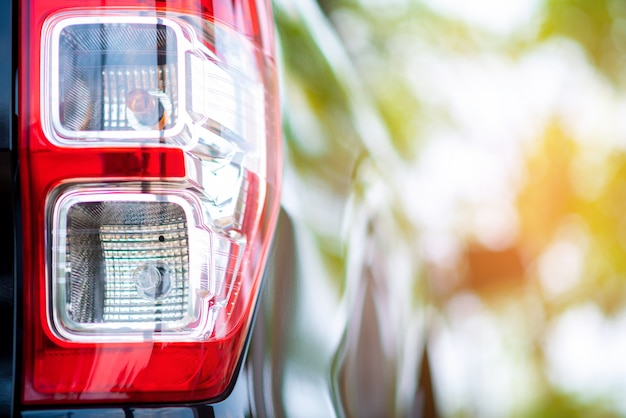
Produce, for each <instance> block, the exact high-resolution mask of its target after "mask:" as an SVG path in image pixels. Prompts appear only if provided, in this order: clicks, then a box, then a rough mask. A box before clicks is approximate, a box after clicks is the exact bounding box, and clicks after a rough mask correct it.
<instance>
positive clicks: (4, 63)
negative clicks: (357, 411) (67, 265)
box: [0, 0, 17, 416]
mask: <svg viewBox="0 0 626 418" xmlns="http://www.w3.org/2000/svg"><path fill="white" fill-rule="evenodd" d="M14 7H15V5H14V3H13V1H12V0H0V10H2V13H0V57H1V59H0V91H1V92H3V94H1V95H0V219H2V222H0V318H2V320H1V321H0V336H1V338H0V416H9V415H10V414H11V412H12V406H13V387H14V386H13V384H14V378H13V377H14V376H13V375H14V356H13V353H14V347H13V341H14V330H15V324H14V318H15V315H14V313H15V312H14V289H15V282H14V280H15V274H14V273H15V263H14V258H15V241H14V240H15V237H16V234H15V217H14V214H15V194H16V193H15V192H16V190H15V184H16V183H15V166H16V158H15V148H16V147H15V143H16V141H15V126H16V125H15V122H16V116H15V91H16V90H15V74H16V68H17V60H16V51H15V48H14V42H13V32H14V28H15V27H16V25H15V19H16V10H15V8H14Z"/></svg>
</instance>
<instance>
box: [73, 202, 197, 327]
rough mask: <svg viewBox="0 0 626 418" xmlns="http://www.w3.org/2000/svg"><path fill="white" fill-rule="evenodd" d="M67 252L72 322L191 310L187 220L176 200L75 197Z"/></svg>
mask: <svg viewBox="0 0 626 418" xmlns="http://www.w3.org/2000/svg"><path fill="white" fill-rule="evenodd" d="M66 257H67V258H66V268H67V270H68V271H69V272H70V273H69V277H67V290H66V303H67V306H66V312H67V315H68V319H70V323H71V322H75V323H80V324H89V323H129V325H130V324H133V323H145V322H154V323H160V322H168V321H170V322H171V321H179V320H181V319H183V318H184V316H185V315H186V313H187V310H188V305H189V278H188V274H189V267H188V266H189V256H188V237H187V220H186V216H185V212H184V210H183V209H182V208H181V207H180V206H179V205H177V204H174V203H170V202H83V203H77V204H74V205H72V206H71V207H70V208H69V210H68V212H67V256H66Z"/></svg>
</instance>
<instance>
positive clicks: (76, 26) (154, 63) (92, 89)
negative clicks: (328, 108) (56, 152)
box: [42, 11, 266, 175]
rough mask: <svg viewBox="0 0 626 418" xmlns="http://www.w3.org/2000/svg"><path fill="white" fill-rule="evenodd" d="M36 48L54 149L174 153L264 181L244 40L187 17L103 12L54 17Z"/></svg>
mask: <svg viewBox="0 0 626 418" xmlns="http://www.w3.org/2000/svg"><path fill="white" fill-rule="evenodd" d="M165 16H168V17H165ZM170 16H171V17H170ZM207 39H208V40H209V41H210V42H212V43H210V42H207ZM42 41H43V48H42V62H43V65H44V68H45V69H46V70H45V71H42V86H43V89H42V95H43V97H42V123H43V127H44V130H45V131H46V133H47V135H48V137H49V138H50V139H51V140H53V142H56V143H57V144H59V145H64V146H86V145H89V144H93V145H98V146H101V145H104V144H115V145H120V144H123V145H129V146H132V145H137V144H154V145H173V146H180V147H183V148H184V149H185V150H186V151H188V152H189V155H190V156H191V158H195V159H199V160H202V161H207V162H210V163H211V164H213V165H214V166H215V165H224V164H225V163H228V162H229V161H232V160H233V159H236V158H239V160H240V161H239V162H240V163H244V164H245V165H246V166H247V167H249V168H250V169H251V170H252V171H254V172H255V173H258V174H261V175H263V174H264V173H263V172H262V171H263V170H264V167H263V166H262V164H263V163H259V161H264V157H265V155H264V148H265V134H266V126H265V123H266V118H265V116H266V115H265V104H266V103H265V89H264V85H263V75H262V74H261V73H260V72H259V61H258V56H257V55H256V54H257V50H256V47H255V46H254V45H253V44H252V43H251V42H250V41H249V40H248V39H245V38H244V37H242V36H241V35H239V34H236V33H234V32H230V31H229V30H227V29H225V28H222V27H219V26H217V25H214V24H212V23H210V22H207V21H205V20H202V19H199V18H197V17H193V16H188V15H175V14H171V15H157V16H154V17H147V16H137V15H132V14H130V13H127V12H123V11H117V12H115V11H108V12H106V11H105V12H103V13H102V15H101V16H98V17H94V16H87V15H85V16H83V15H80V14H79V13H62V14H59V15H57V16H55V17H54V18H52V19H50V20H49V21H48V22H46V24H45V25H44V30H43V34H42ZM244 156H245V157H244ZM244 160H245V161H244Z"/></svg>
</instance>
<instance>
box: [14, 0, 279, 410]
mask: <svg viewBox="0 0 626 418" xmlns="http://www.w3.org/2000/svg"><path fill="white" fill-rule="evenodd" d="M148 3H150V4H151V5H150V6H146V3H145V2H129V1H121V0H120V1H110V2H107V3H106V7H103V6H102V4H103V3H102V2H101V1H97V2H96V1H94V2H90V1H82V2H80V3H78V2H76V1H66V0H61V1H55V2H40V1H37V2H35V1H33V2H31V3H30V4H25V5H24V6H23V9H22V11H21V22H22V32H23V33H22V34H23V37H22V39H23V41H22V42H23V43H22V48H21V51H22V52H21V56H20V68H21V73H20V81H21V83H20V120H21V131H20V158H21V166H22V171H21V172H22V179H21V180H22V191H23V218H24V222H23V224H24V225H23V230H24V237H25V238H24V269H23V272H24V275H23V277H24V295H25V296H24V297H25V299H24V306H25V311H24V330H25V331H24V334H25V335H24V342H25V349H24V392H23V400H24V402H25V403H55V402H63V403H68V402H79V403H85V402H106V401H116V402H119V401H127V402H160V401H195V400H208V399H216V398H218V397H219V396H221V395H222V394H224V392H225V391H226V390H227V388H228V386H229V384H230V382H231V380H232V378H233V375H234V372H235V369H236V366H237V363H238V362H239V361H240V359H241V355H242V350H243V347H244V344H245V339H246V336H247V333H248V329H249V325H250V321H251V316H252V311H253V308H254V304H255V302H256V298H257V296H258V289H259V285H260V280H261V276H262V272H263V266H264V263H265V259H266V256H267V252H268V247H269V241H270V240H271V235H272V231H273V228H274V226H275V221H276V216H277V212H278V187H279V178H280V175H279V166H278V161H279V151H280V150H279V148H280V146H279V144H280V132H279V123H278V120H277V118H278V113H277V106H276V98H277V93H276V91H275V90H276V82H275V67H274V61H273V53H274V52H273V46H272V42H273V39H272V36H271V34H272V22H271V20H270V16H271V14H270V13H269V5H268V4H267V3H265V2H263V1H261V0H259V1H254V0H247V1H246V0H240V1H199V2H188V1H184V0H181V1H179V2H175V1H168V2H159V1H156V2H153V3H151V2H148Z"/></svg>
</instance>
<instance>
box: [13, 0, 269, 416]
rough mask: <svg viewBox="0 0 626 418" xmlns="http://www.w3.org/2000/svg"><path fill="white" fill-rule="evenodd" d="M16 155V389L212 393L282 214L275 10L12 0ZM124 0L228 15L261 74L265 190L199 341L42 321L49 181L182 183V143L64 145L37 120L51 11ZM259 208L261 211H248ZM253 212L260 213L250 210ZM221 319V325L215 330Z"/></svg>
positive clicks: (75, 396)
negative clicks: (218, 310)
mask: <svg viewBox="0 0 626 418" xmlns="http://www.w3.org/2000/svg"><path fill="white" fill-rule="evenodd" d="M20 7H21V9H20V50H19V98H20V100H19V159H20V177H21V190H22V214H23V234H22V237H23V293H24V299H23V306H24V309H23V330H24V338H23V391H22V401H23V402H24V403H26V404H55V403H63V404H66V405H67V404H73V403H76V404H84V403H107V402H115V403H120V402H121V403H136V402H150V403H164V402H193V401H208V400H217V399H219V398H220V397H222V396H223V395H224V394H225V393H226V392H227V390H228V388H229V386H230V385H231V383H232V381H233V379H234V377H235V372H236V370H237V365H238V364H239V363H240V361H241V358H242V353H243V351H244V346H245V342H246V337H247V335H248V332H249V328H250V324H251V320H252V316H253V311H254V306H255V304H256V300H257V298H258V293H259V288H260V282H261V278H262V274H263V270H264V265H265V260H266V258H267V255H268V251H269V246H270V241H271V237H272V235H273V230H274V227H275V224H276V219H277V216H278V208H279V202H278V194H279V184H280V166H279V161H280V138H281V136H280V123H279V121H278V115H279V112H278V104H277V97H278V94H277V92H276V91H275V89H276V85H277V83H276V82H275V77H276V74H275V67H274V54H275V50H274V39H273V21H272V15H271V8H270V6H269V2H265V1H263V0H258V1H255V0H234V1H233V0H223V1H218V0H214V1H211V0H208V1H207V0H202V1H186V0H177V1H176V0H175V1H171V0H170V1H154V0H152V1H150V0H149V1H136V2H133V1H123V0H97V1H93V0H81V1H76V0H72V1H70V0H53V1H42V0H36V1H35V0H32V1H25V2H22V3H21V4H20ZM106 8H116V9H119V8H129V10H133V11H135V10H138V11H139V10H150V11H155V10H156V11H167V12H182V13H186V14H192V15H196V16H201V17H202V18H204V19H206V20H209V21H214V22H215V23H216V24H221V25H225V26H228V27H230V28H232V29H234V30H236V31H237V32H239V33H241V34H243V35H245V36H246V37H247V38H248V39H250V40H251V41H252V42H254V43H255V44H256V45H257V47H258V49H259V51H260V53H261V54H262V55H263V59H264V62H265V65H264V67H263V70H264V71H265V72H266V74H264V75H263V76H264V77H265V79H266V89H267V90H269V92H268V93H266V97H267V98H269V100H268V103H267V104H266V106H267V109H266V114H267V117H266V123H268V125H270V128H268V131H270V132H273V135H269V136H270V138H271V143H269V144H267V177H266V178H265V179H264V181H266V182H267V186H268V187H267V193H266V196H265V199H264V200H263V201H257V200H255V198H254V196H255V194H256V193H255V187H257V186H258V184H255V182H254V181H253V179H252V180H251V182H250V193H249V196H252V197H251V199H250V201H249V202H247V203H248V204H249V205H250V209H254V208H259V209H260V210H258V211H257V210H250V211H248V212H249V213H250V214H251V215H250V216H247V217H246V218H245V219H244V221H243V224H244V226H243V228H244V229H245V231H246V233H247V235H248V239H249V241H248V242H249V245H248V246H247V249H246V252H245V254H244V260H243V263H242V265H243V268H242V269H241V273H240V278H239V280H240V281H241V282H240V286H239V290H238V292H237V293H236V294H233V295H232V297H231V301H230V302H231V304H230V309H227V310H226V311H225V313H224V314H223V315H222V318H220V321H221V322H220V323H221V324H222V326H221V327H219V329H218V330H217V331H216V332H215V333H214V335H213V336H212V337H210V338H209V339H208V340H206V341H203V342H168V343H165V342H155V341H146V342H135V343H121V342H116V343H77V342H71V341H64V340H62V339H61V338H59V337H58V336H57V335H56V334H55V333H54V332H52V331H51V329H50V327H49V325H48V323H49V321H48V311H47V309H48V307H47V299H46V297H47V296H46V285H47V284H46V283H47V282H46V274H48V269H49V266H48V263H49V251H50V249H49V245H50V243H49V242H47V232H46V225H47V222H49V220H47V219H46V217H47V216H49V214H48V213H47V211H46V207H47V206H46V205H47V199H48V198H49V196H50V192H51V191H52V190H54V189H55V188H56V187H58V186H60V185H62V184H74V183H75V184H84V183H90V184H98V183H103V184H104V183H112V182H121V181H123V182H132V181H134V182H137V181H158V182H161V183H163V182H172V183H176V182H178V183H180V182H183V181H184V179H185V176H186V172H185V170H186V167H185V159H184V153H183V151H182V150H180V149H176V148H171V147H170V148H166V147H136V148H132V147H116V148H111V147H96V148H94V147H91V148H76V147H72V148H70V147H60V146H57V145H54V144H53V143H52V142H51V141H50V139H49V138H47V137H46V135H45V133H44V129H43V127H42V124H41V115H40V112H41V110H40V109H41V105H40V100H41V88H42V86H41V78H42V77H41V74H40V67H41V65H42V63H41V47H42V45H41V33H42V31H41V30H42V26H43V23H44V21H45V20H46V18H47V17H49V16H50V15H53V14H56V13H59V12H61V11H70V10H75V9H80V10H89V11H90V12H97V11H98V10H104V9H106ZM255 213H256V214H257V215H255ZM258 214H260V215H258ZM220 330H221V331H220Z"/></svg>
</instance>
